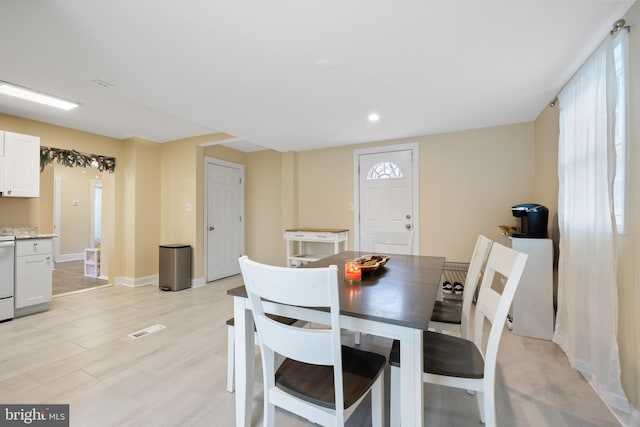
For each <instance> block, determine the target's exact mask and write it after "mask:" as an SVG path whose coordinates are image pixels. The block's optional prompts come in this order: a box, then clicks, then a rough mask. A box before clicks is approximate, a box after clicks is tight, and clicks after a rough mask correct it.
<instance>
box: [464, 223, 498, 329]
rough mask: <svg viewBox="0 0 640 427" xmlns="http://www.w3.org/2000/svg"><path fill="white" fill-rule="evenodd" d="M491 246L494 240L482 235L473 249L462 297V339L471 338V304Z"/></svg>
mask: <svg viewBox="0 0 640 427" xmlns="http://www.w3.org/2000/svg"><path fill="white" fill-rule="evenodd" d="M491 245H493V240H491V239H489V238H487V237H485V236H483V235H480V236H478V239H477V240H476V246H475V247H474V248H473V253H472V254H471V261H470V262H469V270H468V271H467V277H466V278H465V281H464V293H463V297H462V321H461V322H460V326H461V336H462V338H468V337H469V323H470V322H469V314H470V313H471V303H472V302H473V297H474V295H475V293H476V289H477V288H478V284H479V283H480V277H482V270H483V267H484V265H485V263H486V262H487V258H489V252H490V251H491Z"/></svg>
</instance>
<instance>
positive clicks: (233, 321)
mask: <svg viewBox="0 0 640 427" xmlns="http://www.w3.org/2000/svg"><path fill="white" fill-rule="evenodd" d="M267 316H268V317H270V318H272V319H273V320H275V321H277V322H280V323H284V324H285V325H293V324H294V323H296V322H297V321H298V320H297V319H292V318H290V317H284V316H276V315H275V314H267ZM235 325H236V319H235V317H232V318H231V319H229V320H227V326H235ZM254 329H255V326H254Z"/></svg>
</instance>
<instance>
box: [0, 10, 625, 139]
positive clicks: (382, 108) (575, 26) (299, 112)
mask: <svg viewBox="0 0 640 427" xmlns="http://www.w3.org/2000/svg"><path fill="white" fill-rule="evenodd" d="M632 4H633V1H632V0H627V1H613V0H609V1H597V0H588V1H577V0H518V1H514V0H501V1H494V0H490V1H485V0H416V1H412V0H388V1H381V0H377V1H375V0H322V1H321V0H271V1H255V0H254V1H251V0H227V1H222V0H180V1H177V0H109V1H104V0H30V1H25V0H2V1H1V2H0V55H1V56H0V80H4V81H7V82H11V83H14V84H17V85H20V86H24V87H28V88H31V89H35V90H39V91H42V92H46V93H49V94H52V95H56V96H60V97H63V98H66V99H69V100H72V101H76V102H79V103H80V104H81V106H80V107H79V108H76V109H74V110H71V111H68V112H64V111H61V110H60V111H58V110H53V109H51V108H49V107H39V106H36V105H31V104H28V103H27V102H25V101H19V100H13V99H10V98H8V97H6V96H0V111H1V112H4V113H8V114H12V115H17V116H22V117H27V118H31V119H35V120H40V121H44V122H48V123H54V124H57V125H61V126H66V127H71V128H75V129H81V130H85V131H89V132H93V133H97V134H101V135H107V136H111V137H114V138H119V139H125V138H129V137H132V136H138V137H142V138H146V139H150V140H153V141H157V142H166V141H171V140H175V139H180V138H185V137H189V136H195V135H203V134H209V133H214V132H220V131H221V132H226V133H228V134H230V135H232V136H233V137H234V138H233V140H232V141H230V145H231V146H237V147H238V148H240V149H242V150H245V151H251V150H253V149H256V145H257V146H259V147H266V148H272V149H275V150H279V151H289V150H297V151H300V150H307V149H315V148H321V147H330V146H337V145H345V144H351V143H361V142H370V141H379V140H387V139H394V138H403V137H411V136H417V135H425V134H435V133H443V132H451V131H457V130H463V129H472V128H481V127H487V126H495V125H502V124H508V123H517V122H526V121H531V120H534V119H535V118H536V117H537V115H538V114H539V113H540V112H541V111H542V109H543V108H544V107H545V106H546V104H547V103H548V102H549V101H551V100H552V99H553V98H554V97H555V95H556V93H557V92H558V90H559V89H560V88H561V87H562V85H563V84H564V83H565V82H566V81H567V79H568V78H569V77H570V76H571V75H572V74H573V73H574V72H575V70H576V69H577V68H578V67H579V65H580V64H581V63H582V62H583V61H584V60H585V59H586V57H587V56H588V55H589V54H590V53H591V52H592V51H593V49H594V48H595V47H596V46H597V44H598V43H599V42H600V41H601V40H602V39H603V38H604V37H605V35H606V34H607V32H608V31H609V30H610V29H611V27H612V25H613V23H614V21H616V20H617V19H619V18H621V17H622V15H623V14H624V12H625V11H626V10H627V9H628V8H629V7H630V6H631V5H632ZM95 79H99V80H102V81H105V82H108V83H110V84H112V85H113V87H111V88H103V87H100V86H98V85H96V84H95V83H94V82H93V80H95ZM371 112H377V113H379V114H380V116H381V119H380V121H379V122H378V123H375V124H371V123H369V122H368V121H367V116H368V115H369V113H371Z"/></svg>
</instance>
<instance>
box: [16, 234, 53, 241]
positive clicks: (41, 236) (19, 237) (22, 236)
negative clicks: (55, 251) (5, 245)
mask: <svg viewBox="0 0 640 427" xmlns="http://www.w3.org/2000/svg"><path fill="white" fill-rule="evenodd" d="M15 237H16V240H24V239H52V238H54V237H59V236H58V235H57V234H51V233H43V234H17V235H16V236H15Z"/></svg>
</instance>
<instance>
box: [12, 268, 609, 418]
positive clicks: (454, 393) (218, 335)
mask: <svg viewBox="0 0 640 427" xmlns="http://www.w3.org/2000/svg"><path fill="white" fill-rule="evenodd" d="M239 283H240V279H239V277H233V278H230V279H224V280H220V281H217V282H214V283H211V284H209V285H207V286H204V287H201V288H196V289H187V290H183V291H179V292H162V291H159V290H158V289H157V287H155V286H145V287H141V288H136V289H131V288H126V287H120V286H113V287H107V288H102V289H98V290H94V291H89V292H84V293H79V294H75V295H69V296H62V297H58V298H55V299H54V300H53V301H52V302H51V305H50V310H49V311H48V312H45V313H40V314H36V315H32V316H28V317H23V318H19V319H14V320H12V321H9V322H5V323H0V343H1V345H0V402H2V403H51V404H54V403H65V404H70V412H71V425H73V426H91V427H96V426H97V427H99V426H191V425H193V426H232V425H234V395H233V394H230V393H227V392H226V390H225V385H226V364H227V357H226V355H227V332H226V325H225V320H226V319H227V318H229V317H231V315H232V312H233V308H232V305H233V302H232V299H231V298H230V297H229V296H227V295H226V290H227V289H228V288H231V287H235V286H238V284H239ZM154 324H162V325H165V326H166V329H164V330H161V331H159V332H156V333H153V334H150V335H148V336H146V337H143V338H140V339H137V340H133V339H131V338H129V337H128V336H127V334H129V333H131V332H134V331H137V330H140V329H143V328H146V327H148V326H151V325H154ZM344 338H345V341H349V340H351V341H352V340H353V334H352V333H345V334H344ZM362 340H363V343H362V347H363V348H367V349H370V350H373V351H378V352H380V353H381V354H384V355H387V354H388V351H389V348H390V344H391V343H390V341H389V340H388V339H384V338H379V337H374V336H371V335H366V336H363V337H362ZM256 363H259V356H257V357H256ZM388 377H389V376H388V372H387V382H388ZM387 390H388V384H387ZM425 394H426V404H425V424H426V425H428V426H456V427H461V426H462V427H463V426H482V424H481V423H480V421H479V418H478V414H477V409H476V406H475V401H474V400H473V399H474V397H472V396H469V395H468V394H467V393H466V392H465V391H464V390H453V389H447V388H444V387H439V386H430V385H429V386H426V391H425ZM261 399H262V390H261V384H256V387H255V399H254V402H255V406H254V417H253V425H261V424H262V419H261V412H262V407H261V402H262V400H261ZM387 405H388V396H387ZM497 406H498V423H499V425H500V426H536V427H537V426H554V427H557V426H580V427H584V426H616V425H618V423H617V422H616V420H615V418H614V417H613V416H612V415H611V414H610V412H609V411H608V409H607V408H606V407H605V405H604V404H603V403H602V402H601V401H600V400H599V399H598V397H597V396H596V395H595V393H594V392H593V391H592V389H591V388H590V386H589V385H588V384H587V383H586V382H585V381H584V380H583V379H582V377H581V376H580V375H579V374H578V373H577V372H576V371H574V370H573V369H571V368H570V366H569V365H568V362H567V359H566V357H565V355H564V353H563V352H562V351H561V350H560V349H559V348H558V347H557V346H556V345H554V344H552V343H550V342H546V341H540V340H535V339H528V338H522V337H518V336H514V335H512V334H511V333H510V332H508V331H505V334H504V338H503V343H502V347H501V351H500V354H499V367H498V381H497ZM387 418H388V406H387ZM276 422H277V424H278V425H279V426H287V427H289V426H306V425H308V424H307V423H306V422H305V421H304V420H301V419H299V418H297V417H295V416H292V415H290V414H287V413H284V412H279V413H278V414H277V417H276ZM369 422H370V420H369V407H368V404H365V405H363V407H361V408H360V409H358V411H357V412H356V413H355V414H354V416H353V417H352V418H351V419H350V420H349V423H348V425H349V426H365V425H369Z"/></svg>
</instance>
